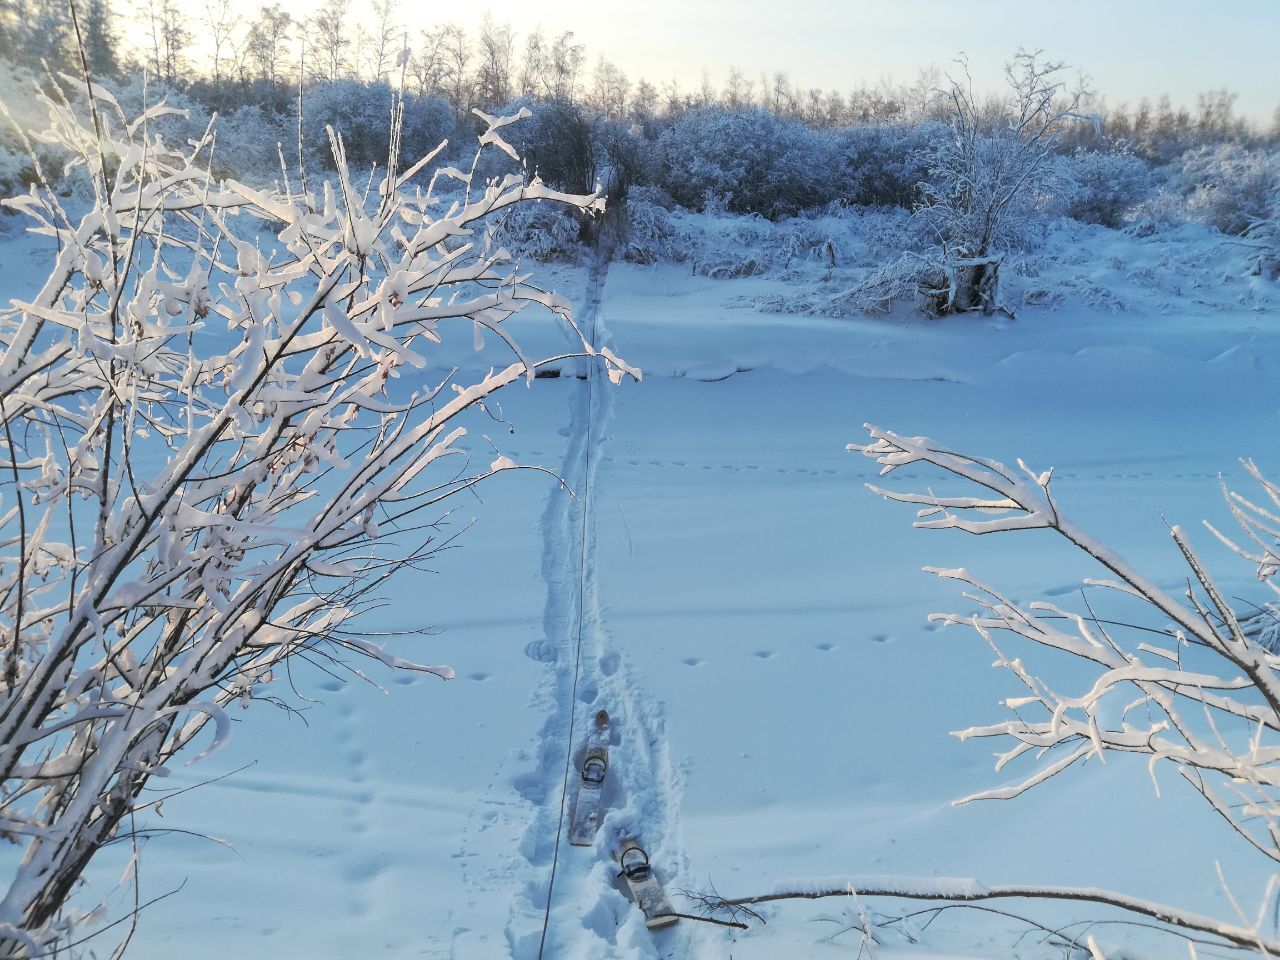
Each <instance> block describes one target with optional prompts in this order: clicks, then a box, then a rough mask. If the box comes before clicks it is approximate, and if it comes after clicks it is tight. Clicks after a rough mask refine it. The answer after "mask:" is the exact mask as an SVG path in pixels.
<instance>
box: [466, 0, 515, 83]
mask: <svg viewBox="0 0 1280 960" xmlns="http://www.w3.org/2000/svg"><path fill="white" fill-rule="evenodd" d="M478 53H479V56H478V59H477V63H476V97H477V98H478V99H479V101H480V103H481V105H482V106H485V107H500V106H502V105H503V104H505V103H507V102H508V101H509V100H510V99H511V93H512V87H511V82H512V58H513V56H514V54H515V34H513V33H512V31H511V24H509V23H503V24H498V23H496V22H495V21H494V19H493V17H492V16H491V15H490V14H489V13H488V11H486V12H485V14H484V16H483V17H482V18H481V20H480V42H479V51H478Z"/></svg>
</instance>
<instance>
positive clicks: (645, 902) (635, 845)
mask: <svg viewBox="0 0 1280 960" xmlns="http://www.w3.org/2000/svg"><path fill="white" fill-rule="evenodd" d="M617 859H618V863H619V865H620V866H621V867H622V871H621V873H620V876H621V877H622V878H623V880H625V881H626V883H627V889H629V890H630V891H631V899H632V900H634V901H635V902H636V905H637V906H638V907H639V908H640V910H641V911H642V912H643V913H644V924H645V926H646V927H648V928H649V929H650V930H654V929H657V928H658V927H665V926H667V925H668V924H671V923H675V922H676V920H678V919H679V917H677V916H676V915H675V910H674V909H673V908H672V906H671V901H670V900H668V899H667V892H666V891H665V890H664V889H663V888H662V884H661V883H659V882H658V878H657V877H656V876H654V874H653V868H652V867H651V866H650V865H649V854H647V853H645V851H644V848H643V847H641V846H640V844H639V842H638V841H636V840H624V841H622V846H621V847H619V849H618V853H617Z"/></svg>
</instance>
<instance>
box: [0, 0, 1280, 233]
mask: <svg viewBox="0 0 1280 960" xmlns="http://www.w3.org/2000/svg"><path fill="white" fill-rule="evenodd" d="M75 9H76V18H75V20H76V21H78V22H74V21H73V17H72V15H71V7H70V5H69V4H67V3H65V2H63V0H0V60H3V61H4V64H3V66H4V69H3V71H2V74H3V75H0V93H2V94H3V99H4V101H5V102H6V104H7V105H8V108H9V114H10V116H9V117H8V119H6V118H4V117H0V190H2V191H4V192H12V191H14V190H18V189H23V188H24V186H25V185H26V184H29V183H31V182H33V181H34V179H35V178H36V176H37V174H36V171H35V169H34V166H33V164H32V162H31V159H30V156H29V155H30V154H31V153H32V151H33V149H34V151H35V152H36V153H37V154H38V153H39V151H40V149H41V148H40V146H39V144H35V145H34V146H33V145H32V144H30V143H28V142H26V141H24V138H23V137H22V135H21V133H20V131H19V130H18V129H16V128H20V127H23V126H27V127H29V128H31V129H35V128H38V126H39V116H38V114H39V110H38V108H37V106H36V105H35V104H34V103H33V102H32V101H34V98H33V97H31V96H30V93H29V92H30V91H31V90H32V89H34V85H46V86H47V84H48V83H50V82H51V80H50V78H51V76H52V75H53V74H54V73H56V72H58V71H73V72H79V71H80V69H81V68H82V67H81V65H82V63H83V64H84V65H85V66H87V68H88V70H89V71H90V72H91V73H92V74H93V75H94V76H95V77H97V78H98V79H99V80H100V81H101V82H102V83H103V84H104V86H106V87H107V88H108V89H110V90H112V91H113V93H114V94H115V95H116V97H117V98H118V99H119V100H120V102H121V104H122V105H123V106H125V107H127V108H131V109H135V110H137V111H139V112H140V111H141V110H142V109H143V108H144V104H154V103H156V102H158V101H160V100H162V99H163V100H165V101H166V102H167V103H168V104H169V105H171V106H176V107H182V108H185V109H187V110H188V111H189V113H190V120H189V121H188V122H187V123H186V124H185V125H184V124H182V123H179V122H177V121H174V120H172V119H169V120H166V121H165V123H166V124H168V128H167V130H166V132H167V133H169V134H171V135H173V136H175V137H177V138H178V141H179V142H182V141H183V140H185V139H188V138H190V137H198V136H199V134H200V132H202V131H203V129H204V127H205V125H206V124H207V121H208V119H209V117H210V116H212V115H213V114H214V113H216V114H218V116H219V120H218V122H217V125H216V130H217V145H216V149H215V150H214V152H213V155H212V158H211V164H212V167H213V169H214V171H215V172H216V173H220V174H228V175H234V176H237V177H240V178H243V179H247V180H258V181H269V180H272V179H278V178H279V177H280V175H281V171H282V167H281V164H282V162H283V163H284V164H285V165H286V167H287V166H288V165H290V164H293V165H296V164H297V163H298V162H303V163H305V164H306V165H308V166H310V167H311V168H312V169H325V168H329V167H331V166H332V158H331V156H330V150H329V145H328V139H327V135H326V134H325V128H326V126H332V127H334V128H335V129H336V130H338V131H340V132H341V133H342V135H343V137H344V139H345V142H346V150H347V156H348V159H349V160H350V161H351V162H352V163H353V164H355V165H363V166H365V167H368V166H371V165H374V164H382V163H385V161H386V155H387V150H388V146H389V135H388V130H389V126H390V123H389V118H390V115H391V110H392V104H393V102H395V101H396V100H397V99H400V100H401V101H402V103H403V110H404V130H403V137H402V149H403V152H404V153H405V155H406V157H407V158H408V159H409V160H410V162H412V160H413V159H416V158H417V157H418V156H421V155H423V154H425V153H426V152H428V151H429V150H430V149H432V148H433V147H434V146H435V145H436V144H437V143H439V142H440V141H442V140H445V139H448V140H450V142H451V144H452V146H451V147H450V151H453V153H451V154H448V155H450V156H457V157H463V156H464V155H469V153H468V152H469V151H470V149H471V147H473V146H474V142H475V141H474V138H473V136H472V134H473V133H474V132H475V131H476V130H478V129H480V127H479V126H478V125H479V124H480V121H479V120H478V118H476V117H475V116H474V115H473V111H474V110H477V109H479V110H483V111H485V112H488V113H501V112H515V111H516V110H518V109H519V108H520V107H530V108H531V109H532V110H533V113H534V118H533V119H532V120H530V121H527V122H526V123H524V124H521V125H518V128H512V129H518V132H517V133H515V134H513V136H512V137H511V139H512V142H513V143H514V144H515V145H516V146H517V148H518V149H519V150H520V151H521V154H522V156H523V157H524V159H525V161H526V163H527V164H528V166H529V168H530V172H533V171H536V172H537V173H538V174H539V175H540V176H541V177H542V178H543V179H544V180H546V181H547V182H549V183H551V184H552V185H554V186H556V187H560V188H563V189H567V190H572V191H578V192H587V191H589V190H591V189H592V188H594V187H595V186H596V185H597V184H599V185H600V186H601V187H602V188H603V189H605V190H606V191H607V192H608V193H609V195H610V201H611V203H613V204H619V203H620V202H622V201H625V199H626V196H627V194H628V191H630V190H632V189H633V188H636V187H645V188H646V189H647V190H648V191H649V193H648V194H647V196H648V198H649V199H650V200H652V199H654V198H659V199H660V202H661V203H662V204H664V205H667V204H670V205H673V206H675V207H679V208H683V209H690V210H703V209H707V208H708V205H710V206H711V207H712V208H714V209H723V210H725V211H727V212H729V213H736V214H755V215H759V216H762V217H765V218H767V219H769V220H779V219H781V218H786V217H792V216H796V215H799V214H804V213H806V212H813V211H821V210H823V209H826V208H828V207H829V206H830V205H831V204H833V203H839V204H845V205H854V206H860V207H876V206H894V207H900V208H907V209H912V208H915V207H917V206H918V205H919V204H920V202H921V199H922V187H923V186H924V185H925V184H927V183H928V181H929V180H930V176H931V170H932V163H933V160H932V159H931V158H933V157H935V156H936V154H937V149H938V145H939V143H941V142H943V141H946V140H947V138H948V137H949V136H951V135H952V134H951V133H949V131H950V130H951V129H952V127H953V125H954V124H953V122H954V119H955V117H954V104H953V102H952V101H951V99H950V98H949V97H948V96H947V95H946V90H947V89H948V87H949V85H950V84H951V83H952V81H955V80H957V79H960V80H963V69H964V66H963V64H956V65H952V69H949V70H948V71H947V72H945V73H944V72H943V71H940V70H938V69H936V68H930V69H928V70H924V71H921V72H920V74H919V75H918V77H917V78H916V80H915V81H914V82H912V83H909V84H903V85H892V84H889V83H887V82H886V83H881V84H877V85H874V86H867V85H859V86H856V87H854V88H853V89H849V90H847V91H841V90H835V89H831V90H820V89H817V88H810V89H804V88H801V87H800V86H798V85H797V84H795V83H793V82H792V80H791V78H790V76H789V75H788V74H787V73H785V72H776V73H769V74H766V73H762V72H758V71H753V70H751V69H749V68H746V67H744V68H742V69H738V68H733V69H731V70H730V71H729V73H728V76H726V77H722V78H712V77H711V76H710V75H709V74H707V73H705V72H704V74H703V80H702V83H701V85H700V86H699V87H698V88H697V89H682V88H681V87H680V86H679V85H677V84H676V83H675V82H674V81H668V82H654V81H651V80H649V79H646V78H634V79H633V78H630V77H628V76H626V75H625V74H624V73H623V71H622V70H621V69H619V68H618V67H617V66H615V65H614V64H612V63H610V62H609V61H608V60H607V59H606V58H605V57H603V56H592V54H591V53H590V51H588V50H587V49H586V47H585V46H584V45H583V44H581V43H578V42H576V41H575V37H574V34H573V33H572V32H569V31H564V32H559V33H554V32H553V33H544V32H542V31H536V32H533V33H530V34H527V35H518V34H517V33H516V32H515V31H514V30H513V29H512V27H511V26H510V25H509V24H505V23H500V22H498V21H496V20H495V19H493V18H492V17H491V16H489V15H488V14H486V15H484V16H483V17H482V18H481V19H480V20H479V22H478V23H475V24H471V25H469V26H464V25H459V24H457V23H444V24H438V23H431V24H430V25H429V26H427V27H425V28H423V27H419V26H416V25H412V26H411V21H412V20H416V19H417V18H413V17H411V16H410V11H409V10H408V8H406V7H404V6H401V5H400V4H398V3H397V2H396V0H363V2H353V0H325V2H324V3H322V4H320V5H319V6H318V7H317V8H316V9H315V12H314V13H313V14H312V15H311V16H309V17H307V18H305V19H302V20H298V19H295V18H294V17H292V16H291V15H290V14H289V13H288V12H287V11H285V10H283V9H282V8H281V6H280V5H279V4H270V5H264V6H261V7H259V8H258V10H257V12H256V13H255V14H253V15H252V16H251V17H245V16H242V15H240V14H238V13H237V12H235V11H234V10H233V9H232V4H231V2H230V0H212V2H211V3H210V4H209V5H208V7H207V8H206V11H205V13H204V14H203V15H202V16H201V17H199V18H198V19H192V18H189V17H188V16H186V15H185V14H184V13H183V11H182V10H181V9H180V8H179V7H178V5H177V4H176V3H174V2H173V0H142V2H139V3H137V4H136V5H135V6H133V7H131V8H130V9H128V10H127V11H126V10H124V9H121V8H119V7H117V6H115V5H112V4H109V3H108V2H106V0H78V3H77V4H76V8H75ZM126 34H127V35H128V36H129V37H130V38H133V40H132V42H131V43H129V44H125V43H124V42H123V41H122V37H123V36H124V35H126ZM77 36H78V37H79V41H77ZM197 37H198V38H199V42H198V43H197ZM1010 53H1013V51H1010ZM1087 66H1088V65H1087V64H1077V65H1073V67H1077V68H1083V69H1086V70H1087ZM1071 72H1072V71H1063V72H1062V75H1063V76H1064V77H1066V76H1068V75H1070V74H1071ZM144 76H145V77H146V78H147V80H146V81H145V86H144V80H143V77H144ZM24 85H25V86H24ZM24 90H25V91H27V92H26V93H24V92H23V91H24ZM1064 90H1065V87H1064ZM1103 94H1105V91H1096V92H1094V91H1085V92H1084V96H1083V97H1082V98H1081V99H1080V100H1079V101H1078V102H1079V104H1080V113H1081V116H1080V117H1079V118H1078V119H1077V120H1075V121H1073V122H1072V123H1070V124H1068V125H1066V126H1064V128H1063V129H1062V130H1061V131H1059V133H1058V135H1057V137H1056V140H1055V143H1054V151H1055V153H1056V154H1057V155H1059V156H1060V157H1061V163H1060V164H1059V166H1058V173H1059V176H1058V177H1057V179H1056V181H1055V183H1053V184H1050V183H1049V182H1048V181H1046V184H1045V186H1044V188H1043V192H1044V194H1045V197H1044V198H1048V197H1049V194H1050V193H1052V194H1053V197H1052V198H1051V199H1053V201H1054V202H1053V203H1049V204H1047V205H1046V209H1049V208H1052V209H1054V210H1055V211H1056V212H1058V213H1061V214H1063V215H1066V216H1072V217H1076V218H1077V219H1081V220H1085V221H1089V222H1095V223H1101V224H1104V225H1107V226H1120V225H1122V224H1123V223H1124V222H1126V221H1129V220H1132V219H1134V218H1135V217H1138V218H1151V217H1154V218H1156V219H1159V218H1160V217H1168V216H1174V215H1175V214H1174V213H1173V212H1172V211H1175V210H1176V211H1180V212H1178V213H1177V214H1176V215H1177V216H1186V217H1189V218H1191V219H1199V220H1201V221H1203V222H1205V223H1208V224H1210V225H1212V226H1215V227H1217V228H1218V229H1221V230H1223V231H1224V232H1227V233H1232V234H1244V233H1246V232H1247V231H1248V230H1249V229H1250V228H1251V226H1252V225H1253V224H1254V223H1255V222H1257V221H1258V220H1259V219H1272V218H1273V211H1272V210H1271V209H1270V206H1269V205H1273V204H1274V199H1273V198H1274V196H1275V194H1276V183H1277V181H1278V180H1280V174H1278V173H1277V144H1278V142H1280V108H1278V109H1277V112H1276V115H1275V118H1274V119H1273V120H1272V122H1271V123H1270V124H1269V125H1267V126H1265V127H1264V126H1263V125H1258V124H1251V123H1250V122H1248V121H1246V120H1245V119H1244V118H1243V117H1241V116H1240V115H1238V114H1237V113H1236V111H1235V100H1236V97H1235V95H1234V94H1233V93H1231V92H1230V91H1227V90H1211V91H1206V92H1205V93H1203V94H1201V95H1200V96H1199V97H1198V98H1197V102H1196V103H1195V104H1194V105H1190V106H1188V105H1179V104H1174V103H1172V102H1170V100H1169V98H1168V97H1167V96H1157V97H1155V98H1154V99H1143V100H1141V101H1140V102H1138V103H1136V104H1118V105H1115V106H1111V105H1109V104H1107V102H1106V101H1105V99H1104V97H1103ZM978 100H979V102H980V106H981V110H980V111H979V112H978V113H977V114H976V116H977V120H978V122H979V123H980V124H982V125H983V127H984V128H987V129H989V130H991V131H993V132H997V133H998V132H999V131H1000V130H1001V129H1002V128H1007V126H1008V125H1009V120H1010V110H1011V104H1012V102H1013V101H1012V99H1010V98H1009V97H1006V96H1004V95H1003V93H1002V92H1001V91H992V92H990V93H989V94H980V95H979V96H978ZM467 144H470V145H471V146H466V145H467ZM49 168H50V169H51V170H56V168H57V164H53V163H51V164H49ZM49 175H50V176H52V175H54V174H49ZM1044 198H1042V199H1044ZM1197 211H1198V212H1197Z"/></svg>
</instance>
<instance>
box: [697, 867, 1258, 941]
mask: <svg viewBox="0 0 1280 960" xmlns="http://www.w3.org/2000/svg"><path fill="white" fill-rule="evenodd" d="M855 896H856V897H892V898H896V899H905V900H945V901H949V902H955V903H970V902H975V901H982V900H1010V899H1017V900H1073V901H1079V902H1083V903H1093V904H1098V905H1101V906H1109V907H1116V908H1119V909H1121V910H1126V911H1128V912H1129V913H1135V914H1138V915H1141V916H1145V917H1150V918H1152V919H1154V920H1159V921H1160V922H1162V923H1166V924H1169V925H1170V926H1173V927H1177V928H1179V929H1182V930H1188V931H1191V932H1194V933H1200V934H1207V935H1209V936H1212V937H1216V938H1218V939H1219V940H1221V941H1223V942H1224V943H1228V944H1232V945H1234V946H1238V947H1244V948H1247V949H1251V950H1257V951H1259V952H1261V953H1263V954H1264V955H1267V956H1275V955H1277V953H1280V940H1277V939H1275V938H1274V937H1270V936H1267V935H1266V934H1265V933H1264V932H1263V930H1262V925H1261V922H1259V924H1258V925H1257V926H1245V925H1243V924H1239V923H1224V922H1222V921H1220V920H1216V919H1214V918H1213V917H1207V916H1204V915H1202V914H1198V913H1193V912H1191V911H1187V910H1179V909H1177V908H1175V907H1169V906H1166V905H1164V904H1161V903H1155V902H1152V901H1150V900H1142V899H1139V898H1137V897H1129V896H1125V895H1123V894H1118V893H1112V892H1111V891H1109V890H1100V889H1097V888H1094V887H1062V886H1051V885H1050V886H1037V885H1027V886H1015V885H1005V886H987V885H986V884H982V883H979V882H978V881H976V880H969V879H955V878H950V877H922V878H914V877H858V876H854V877H819V878H814V879H809V880H803V881H789V882H783V883H780V884H778V885H776V886H775V887H774V888H773V889H772V890H771V891H770V892H768V893H764V894H757V895H754V896H747V897H736V898H708V899H707V900H706V905H707V906H708V907H709V908H710V909H712V910H730V909H732V908H735V907H752V906H758V905H760V904H765V903H774V902H777V901H781V900H822V899H826V898H828V897H855Z"/></svg>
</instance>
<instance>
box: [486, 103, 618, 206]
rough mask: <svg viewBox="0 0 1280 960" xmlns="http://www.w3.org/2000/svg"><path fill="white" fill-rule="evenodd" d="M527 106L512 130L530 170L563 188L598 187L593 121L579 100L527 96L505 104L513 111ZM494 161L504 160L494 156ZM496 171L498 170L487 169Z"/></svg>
mask: <svg viewBox="0 0 1280 960" xmlns="http://www.w3.org/2000/svg"><path fill="white" fill-rule="evenodd" d="M521 109H527V110H528V111H529V113H530V116H529V118H528V119H527V120H524V121H522V122H521V124H520V126H519V128H518V129H516V130H514V131H512V133H511V145H512V146H513V147H515V148H516V150H517V151H518V152H519V154H520V156H521V157H522V158H523V160H524V162H525V163H526V164H527V165H528V167H529V171H530V173H532V174H536V175H537V176H539V177H541V178H542V179H543V180H544V181H545V182H547V183H548V184H550V185H551V186H553V187H556V188H557V189H560V190H570V191H585V192H589V191H591V190H593V189H595V187H596V180H597V174H596V149H595V142H594V137H593V133H592V129H591V121H590V119H589V118H588V117H587V115H586V113H585V112H584V111H583V110H582V108H581V107H579V106H578V105H577V104H576V103H573V102H571V101H569V100H547V101H541V102H534V101H532V100H530V99H528V98H521V99H518V100H515V101H513V102H512V103H510V104H508V105H507V106H506V107H504V108H503V113H505V114H507V115H511V114H513V113H516V112H518V111H519V110H521ZM493 160H494V162H498V161H500V160H501V158H500V157H497V156H495V157H494V158H493ZM483 172H484V173H485V174H487V175H493V174H494V173H496V172H497V171H496V170H484V171H483Z"/></svg>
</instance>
